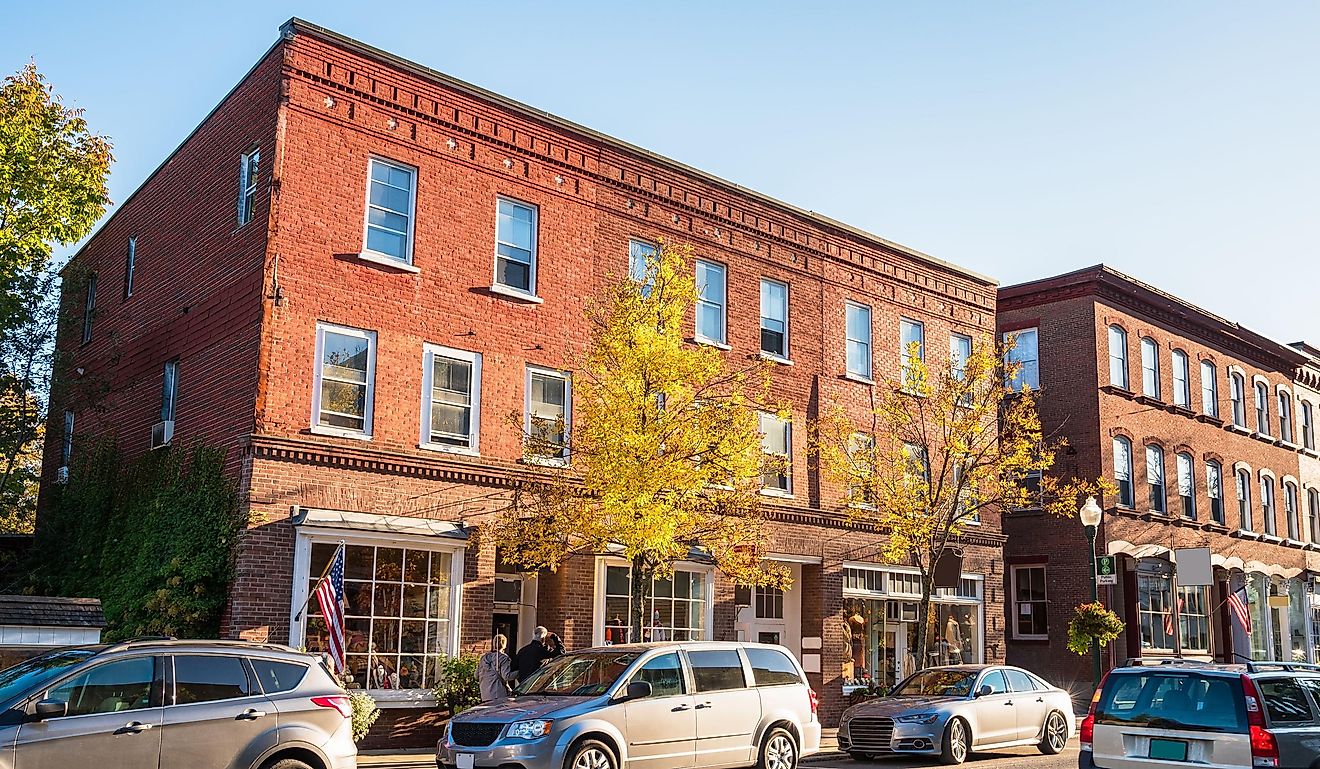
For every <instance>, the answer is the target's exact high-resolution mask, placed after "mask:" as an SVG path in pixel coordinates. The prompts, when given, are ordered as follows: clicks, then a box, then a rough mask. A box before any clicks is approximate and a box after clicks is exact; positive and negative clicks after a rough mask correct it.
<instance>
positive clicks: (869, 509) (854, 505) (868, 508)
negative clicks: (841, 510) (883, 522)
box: [847, 502, 880, 513]
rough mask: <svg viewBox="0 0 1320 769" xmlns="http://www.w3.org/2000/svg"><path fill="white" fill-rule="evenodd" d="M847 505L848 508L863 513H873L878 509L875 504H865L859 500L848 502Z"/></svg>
mask: <svg viewBox="0 0 1320 769" xmlns="http://www.w3.org/2000/svg"><path fill="white" fill-rule="evenodd" d="M847 507H848V509H849V510H860V511H861V512H863V513H874V512H875V511H876V510H879V509H880V508H878V507H876V506H875V505H867V504H863V503H861V502H849V503H848V505H847Z"/></svg>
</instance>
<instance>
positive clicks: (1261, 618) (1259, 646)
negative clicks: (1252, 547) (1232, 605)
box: [1247, 572, 1270, 660]
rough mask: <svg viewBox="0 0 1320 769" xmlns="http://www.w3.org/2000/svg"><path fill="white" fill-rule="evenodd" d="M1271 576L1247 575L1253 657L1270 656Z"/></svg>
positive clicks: (1265, 657) (1263, 657)
mask: <svg viewBox="0 0 1320 769" xmlns="http://www.w3.org/2000/svg"><path fill="white" fill-rule="evenodd" d="M1269 595H1270V578H1269V577H1267V576H1265V575H1264V574H1260V573H1258V572H1257V573H1251V574H1248V575H1247V609H1248V610H1249V612H1250V614H1251V658H1252V659H1253V660H1267V659H1269V658H1270V653H1269V648H1268V646H1267V645H1266V638H1267V637H1268V634H1269V627H1270V605H1269Z"/></svg>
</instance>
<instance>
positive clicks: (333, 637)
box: [316, 545, 344, 673]
mask: <svg viewBox="0 0 1320 769" xmlns="http://www.w3.org/2000/svg"><path fill="white" fill-rule="evenodd" d="M316 602H317V603H318V604H320V606H321V616H322V617H324V618H325V628H326V631H327V634H328V636H329V644H330V648H329V649H328V650H327V651H329V652H330V658H331V659H332V660H333V661H334V666H335V670H336V671H338V672H341V673H342V672H343V671H344V546H343V545H340V546H339V549H338V550H336V551H335V555H334V557H333V558H331V559H330V568H329V569H327V570H326V572H325V576H323V577H321V581H320V582H317V583H316Z"/></svg>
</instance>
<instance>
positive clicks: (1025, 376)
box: [1004, 328, 1040, 392]
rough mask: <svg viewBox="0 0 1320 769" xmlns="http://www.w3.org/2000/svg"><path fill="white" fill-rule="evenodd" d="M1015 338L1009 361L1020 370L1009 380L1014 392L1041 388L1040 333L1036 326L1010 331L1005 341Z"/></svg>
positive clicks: (1009, 353) (1009, 352)
mask: <svg viewBox="0 0 1320 769" xmlns="http://www.w3.org/2000/svg"><path fill="white" fill-rule="evenodd" d="M1010 338H1011V339H1012V340H1013V349H1011V350H1009V351H1008V356H1007V358H1008V362H1009V363H1014V364H1017V366H1018V370H1017V372H1016V374H1014V376H1013V381H1011V382H1009V387H1011V388H1013V392H1022V391H1023V390H1025V389H1032V390H1039V389H1040V344H1039V333H1038V331H1037V330H1036V329H1034V328H1023V329H1018V330H1017V331H1010V332H1009V333H1007V334H1005V335H1004V339H1005V341H1007V340H1008V339H1010Z"/></svg>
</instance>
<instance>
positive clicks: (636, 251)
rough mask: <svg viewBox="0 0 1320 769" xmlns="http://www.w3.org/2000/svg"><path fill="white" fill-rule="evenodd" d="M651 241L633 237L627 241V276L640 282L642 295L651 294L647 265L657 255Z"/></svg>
mask: <svg viewBox="0 0 1320 769" xmlns="http://www.w3.org/2000/svg"><path fill="white" fill-rule="evenodd" d="M659 254H660V249H658V248H656V247H655V245H654V244H653V243H647V242H646V241H645V240H637V239H636V238H633V239H632V240H629V241H628V277H630V278H632V279H633V280H635V281H637V282H638V283H640V284H642V296H650V295H651V287H652V283H653V281H652V278H651V275H650V273H649V267H648V265H649V264H650V263H651V262H654V261H655V259H656V257H657V256H659Z"/></svg>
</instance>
